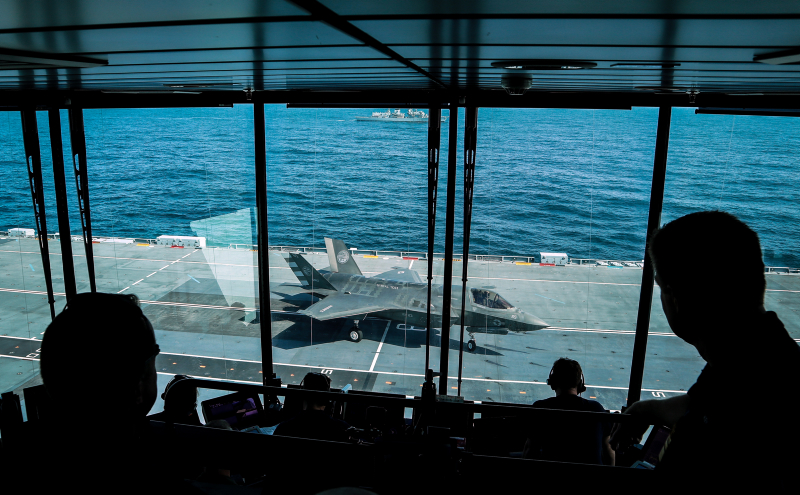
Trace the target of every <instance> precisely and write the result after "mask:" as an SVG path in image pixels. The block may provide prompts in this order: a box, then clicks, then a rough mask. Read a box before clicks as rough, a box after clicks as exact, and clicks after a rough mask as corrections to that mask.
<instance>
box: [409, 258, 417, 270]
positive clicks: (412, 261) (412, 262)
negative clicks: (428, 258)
mask: <svg viewBox="0 0 800 495" xmlns="http://www.w3.org/2000/svg"><path fill="white" fill-rule="evenodd" d="M415 261H416V260H411V263H409V264H408V269H409V270H411V265H413V264H414V262H415Z"/></svg>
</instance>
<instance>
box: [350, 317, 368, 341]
mask: <svg viewBox="0 0 800 495" xmlns="http://www.w3.org/2000/svg"><path fill="white" fill-rule="evenodd" d="M348 337H349V338H350V341H351V342H361V339H363V338H364V332H362V331H361V329H360V328H359V327H358V320H353V328H351V329H350V333H349V334H348Z"/></svg>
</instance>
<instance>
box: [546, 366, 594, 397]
mask: <svg viewBox="0 0 800 495" xmlns="http://www.w3.org/2000/svg"><path fill="white" fill-rule="evenodd" d="M547 384H548V385H550V388H552V389H553V391H554V392H555V393H556V396H559V395H565V394H573V395H577V394H581V393H583V392H585V391H586V386H585V384H584V378H583V370H582V369H581V365H580V364H579V363H578V362H577V361H575V360H574V359H570V358H565V357H563V358H559V359H557V360H556V362H555V363H553V367H552V368H551V369H550V375H549V377H548V378H547Z"/></svg>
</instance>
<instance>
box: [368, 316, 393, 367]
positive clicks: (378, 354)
mask: <svg viewBox="0 0 800 495" xmlns="http://www.w3.org/2000/svg"><path fill="white" fill-rule="evenodd" d="M391 325H392V322H391V321H388V322H386V329H385V330H384V331H383V337H381V343H380V344H378V350H377V351H375V357H374V358H372V365H371V366H370V367H369V371H370V372H372V370H374V369H375V363H377V362H378V356H380V354H381V349H382V348H383V341H384V340H386V334H387V333H389V327H390V326H391Z"/></svg>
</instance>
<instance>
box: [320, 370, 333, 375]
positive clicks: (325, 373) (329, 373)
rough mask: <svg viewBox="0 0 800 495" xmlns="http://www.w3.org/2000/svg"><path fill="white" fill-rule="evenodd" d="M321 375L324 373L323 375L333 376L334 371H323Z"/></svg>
mask: <svg viewBox="0 0 800 495" xmlns="http://www.w3.org/2000/svg"><path fill="white" fill-rule="evenodd" d="M320 373H322V374H323V375H332V374H333V370H322V371H321V372H320Z"/></svg>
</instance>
